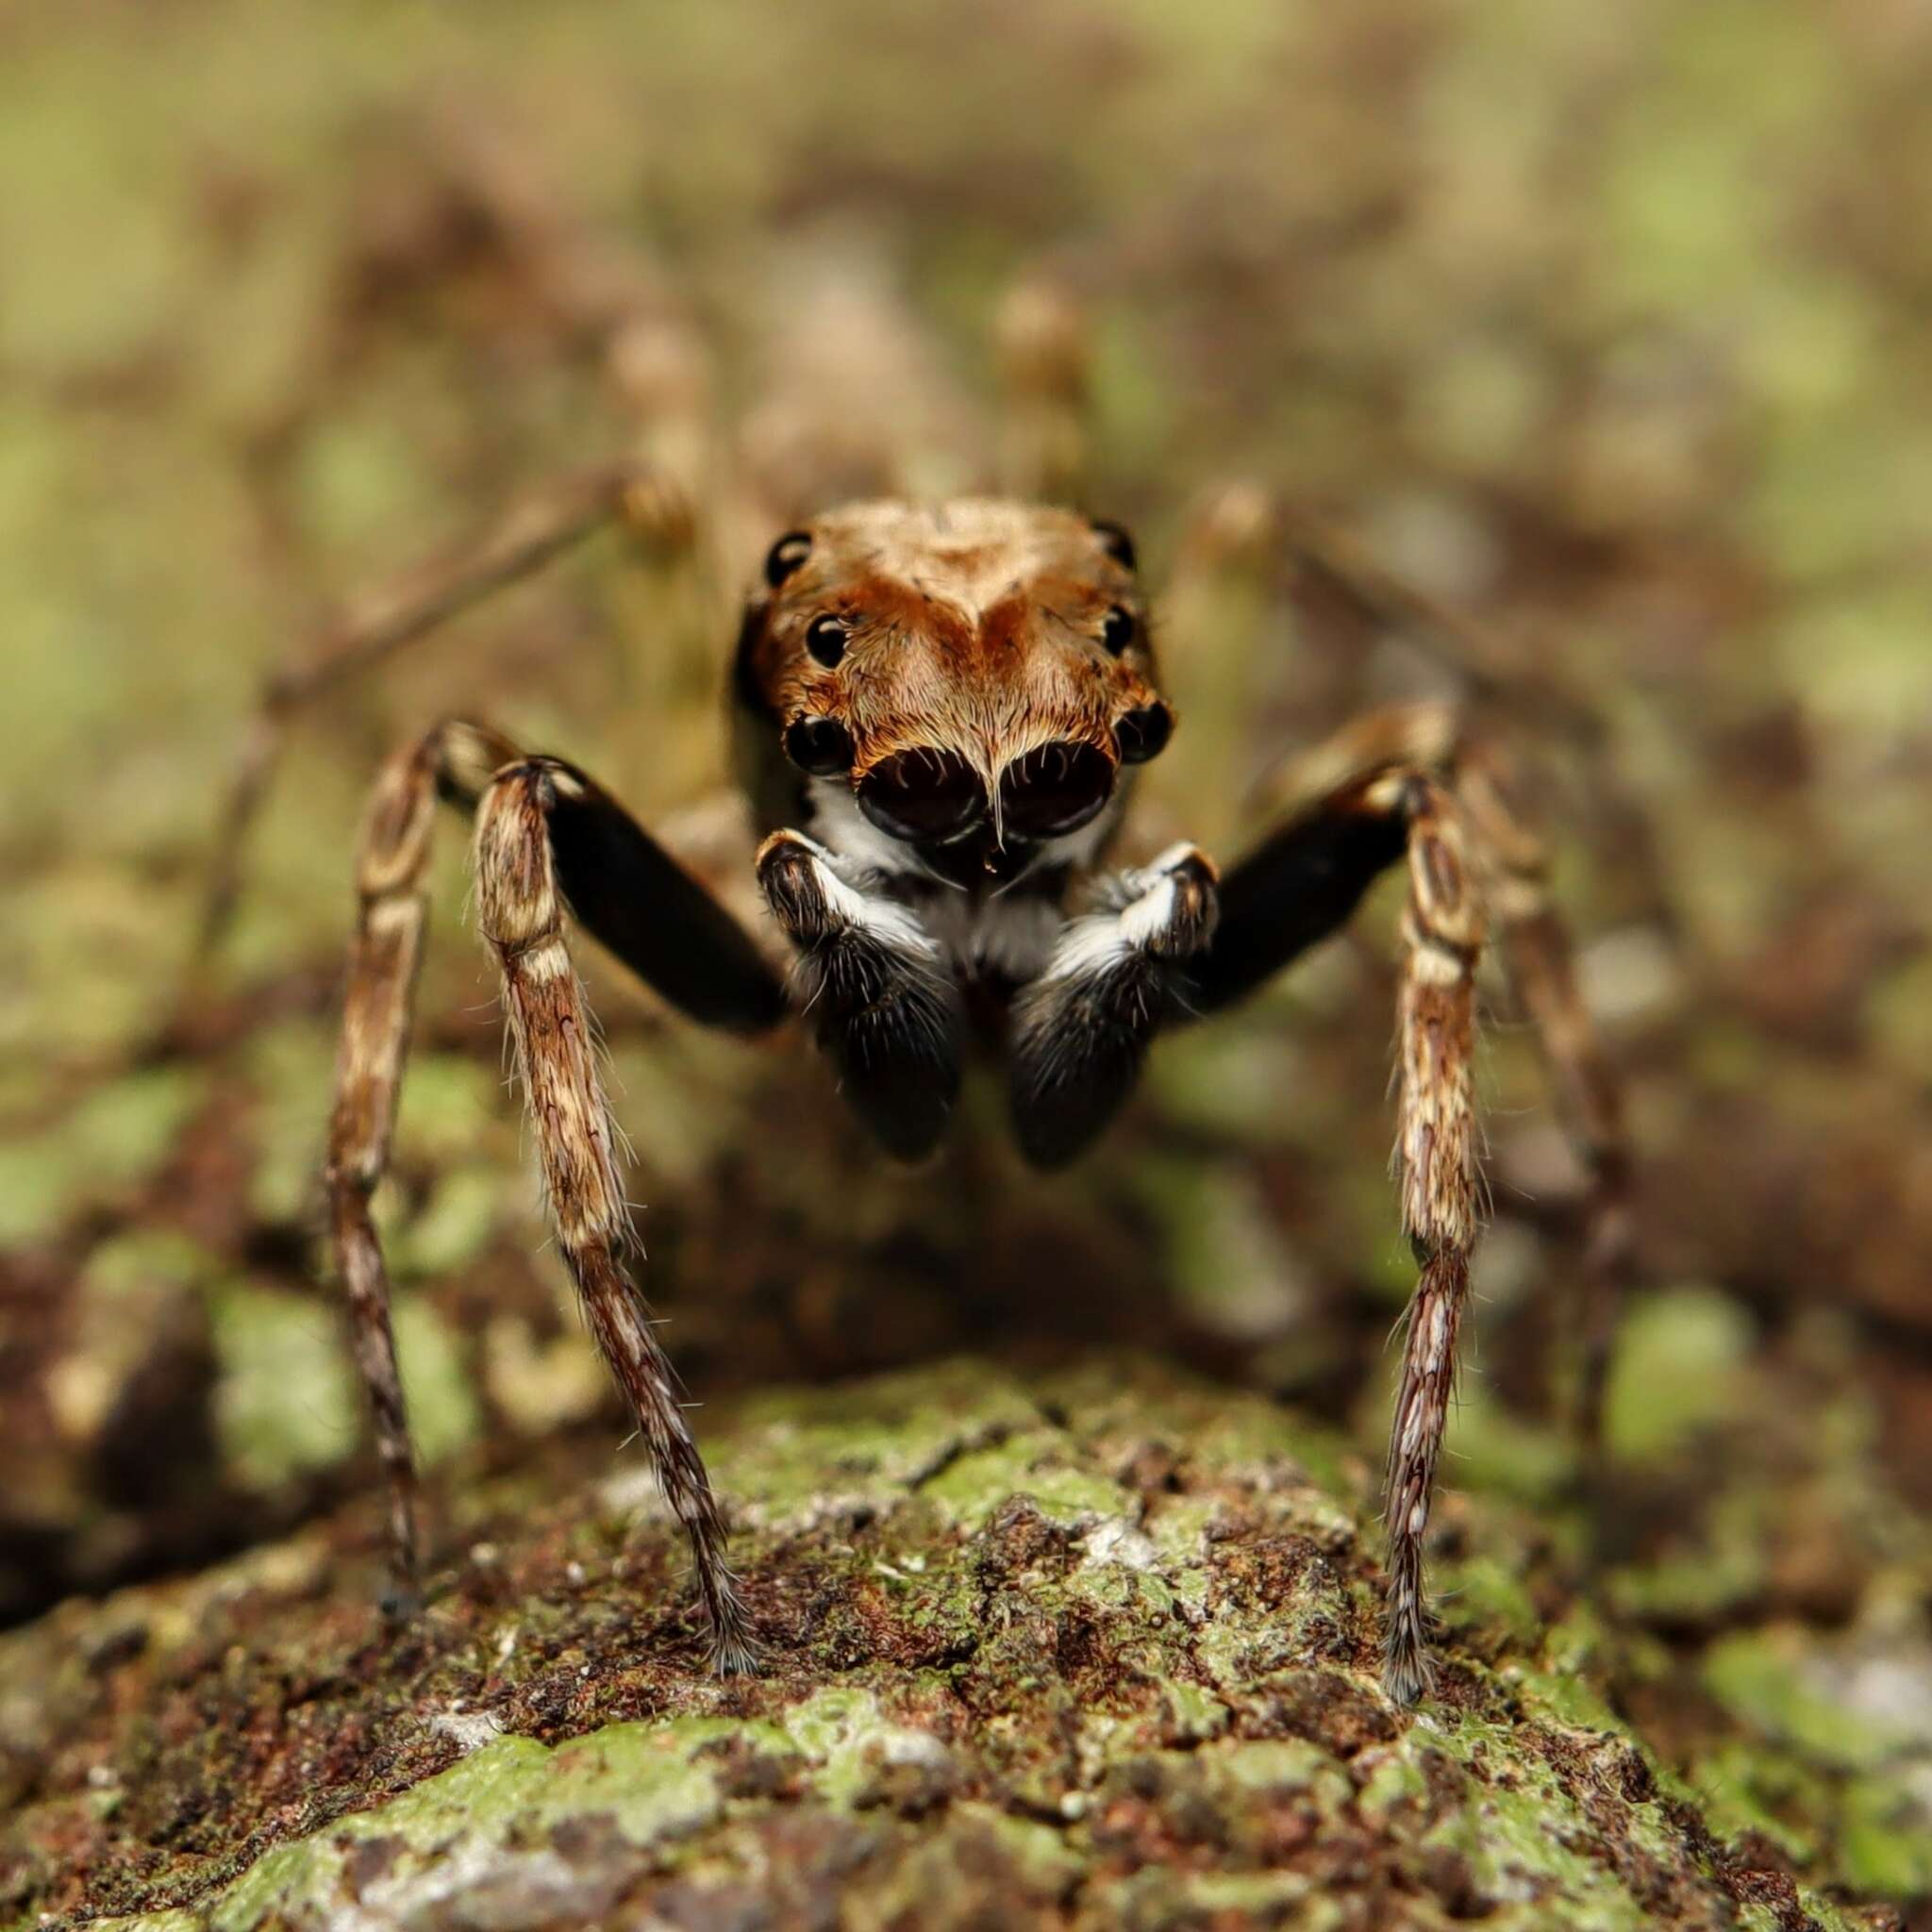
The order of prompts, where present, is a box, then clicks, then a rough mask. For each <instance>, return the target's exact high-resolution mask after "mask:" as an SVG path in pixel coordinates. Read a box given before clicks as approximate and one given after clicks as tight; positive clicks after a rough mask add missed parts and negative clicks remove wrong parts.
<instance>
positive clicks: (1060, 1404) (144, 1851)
mask: <svg viewBox="0 0 1932 1932" xmlns="http://www.w3.org/2000/svg"><path fill="white" fill-rule="evenodd" d="M707 1423H708V1425H707V1429H706V1435H707V1439H708V1443H709V1445H710V1449H711V1453H712V1455H713V1457H714V1460H715V1466H716V1468H717V1472H718V1474H719V1477H720V1480H721V1482H722V1484H723V1486H724V1490H725V1491H726V1493H727V1494H728V1495H729V1496H730V1497H731V1498H732V1499H733V1502H734V1505H735V1507H736V1509H737V1512H738V1516H739V1519H740V1523H741V1541H740V1548H741V1552H742V1556H743V1558H744V1562H743V1568H744V1574H745V1580H746V1588H747V1592H748V1597H749V1601H750V1603H751V1605H752V1607H753V1611H754V1615H755V1618H756V1621H757V1624H758V1629H759V1632H760V1635H761V1637H762V1639H763V1641H764V1643H765V1645H766V1647H767V1668H766V1670H765V1673H764V1674H762V1675H761V1676H759V1677H758V1678H756V1679H751V1680H733V1681H728V1682H721V1681H718V1680H715V1679H712V1678H710V1677H708V1676H707V1675H706V1674H705V1672H704V1668H703V1655H702V1647H701V1641H700V1635H699V1632H698V1630H697V1628H696V1625H695V1622H694V1618H693V1616H692V1613H691V1607H690V1604H689V1602H688V1601H687V1592H686V1590H685V1579H684V1577H683V1575H682V1563H683V1557H682V1554H681V1549H682V1546H681V1543H680V1541H679V1540H678V1538H677V1535H676V1532H675V1526H674V1525H673V1524H672V1523H671V1522H670V1520H669V1519H668V1517H667V1516H666V1515H665V1514H664V1513H663V1512H662V1510H661V1507H660V1506H658V1505H657V1504H656V1503H655V1500H654V1499H653V1498H652V1496H651V1494H650V1491H649V1490H648V1486H647V1483H646V1481H645V1479H644V1477H643V1475H642V1472H641V1468H639V1467H638V1465H637V1462H636V1459H635V1457H631V1458H626V1459H625V1460H624V1461H620V1462H619V1463H618V1464H617V1467H616V1471H615V1473H613V1471H612V1468H611V1457H610V1452H609V1444H608V1439H606V1440H605V1441H601V1442H599V1441H595V1440H594V1438H593V1437H592V1436H591V1434H589V1433H586V1434H585V1435H584V1436H582V1437H581V1438H575V1439H570V1441H567V1442H566V1443H564V1444H563V1445H561V1446H559V1445H555V1444H554V1445H552V1447H550V1448H549V1449H547V1450H544V1451H541V1452H535V1453H533V1455H532V1456H531V1457H530V1459H529V1460H528V1461H527V1462H526V1464H525V1466H523V1467H520V1468H517V1469H514V1470H510V1471H503V1470H499V1471H497V1472H496V1473H494V1474H489V1475H487V1476H475V1475H472V1476H470V1477H467V1478H466V1477H465V1476H464V1474H463V1473H462V1470H461V1468H460V1466H458V1468H457V1469H456V1470H454V1471H452V1472H450V1473H449V1474H448V1475H447V1477H446V1479H445V1480H444V1481H443V1482H442V1483H441V1485H440V1486H439V1487H440V1493H439V1495H438V1496H437V1504H438V1507H439V1508H440V1509H441V1523H442V1525H443V1531H444V1534H443V1548H442V1552H441V1561H440V1562H439V1563H438V1564H437V1565H436V1566H435V1569H434V1572H433V1583H432V1593H431V1601H430V1604H429V1607H428V1608H427V1610H426V1612H425V1615H424V1616H423V1617H422V1619H421V1621H420V1622H419V1623H417V1624H415V1625H414V1626H413V1627H412V1628H410V1629H409V1630H408V1631H407V1632H405V1633H404V1634H402V1635H399V1636H388V1635H386V1634H385V1632H384V1630H383V1627H382V1625H381V1624H380V1623H379V1621H378V1619H377V1616H376V1614H375V1610H374V1609H373V1607H371V1598H372V1596H373V1594H374V1591H375V1587H376V1585H377V1580H378V1567H377V1562H376V1557H375V1529H376V1524H377V1515H378V1512H377V1510H376V1508H375V1505H374V1503H373V1500H372V1501H371V1502H368V1503H362V1502H358V1503H357V1504H354V1505H352V1506H350V1507H347V1508H345V1509H343V1510H342V1511H341V1512H340V1513H339V1514H338V1515H337V1516H336V1517H335V1518H333V1519H331V1520H327V1521H324V1522H321V1523H318V1524H315V1525H314V1526H312V1527H311V1528H309V1529H308V1530H306V1531H304V1532H303V1533H301V1534H299V1535H297V1536H295V1537H293V1538H291V1540H289V1541H284V1542H281V1543H279V1544H273V1545H268V1546H264V1547H262V1548H260V1549H258V1550H256V1551H254V1552H253V1553H251V1554H249V1555H248V1556H246V1557H242V1558H240V1559H238V1560H235V1561H232V1562H229V1563H226V1564H224V1565H222V1566H220V1567H218V1568H216V1569H214V1570H211V1571H209V1572H208V1573H206V1574H202V1575H200V1576H196V1577H192V1578H188V1579H184V1580H179V1581H175V1582H170V1583H165V1584H158V1585H152V1586H144V1587H141V1588H135V1589H130V1590H127V1591H122V1592H120V1593H118V1594H115V1595H113V1596H110V1597H108V1598H107V1599H105V1600H103V1601H99V1602H80V1601H76V1602H75V1603H73V1604H70V1605H68V1606H66V1607H61V1608H59V1609H57V1610H55V1611H54V1612H52V1613H51V1614H50V1615H48V1616H47V1617H46V1618H45V1619H43V1620H42V1622H41V1623H39V1624H35V1625H32V1626H30V1627H28V1628H25V1629H24V1630H22V1631H20V1632H17V1633H15V1634H14V1635H12V1636H10V1637H8V1638H7V1639H6V1640H5V1644H4V1648H0V1675H4V1681H5V1683H6V1686H7V1691H6V1700H5V1705H4V1718H5V1737H6V1743H7V1748H8V1756H7V1759H6V1768H7V1777H8V1784H9V1787H10V1790H9V1793H8V1794H9V1795H10V1796H13V1797H15V1798H17V1799H18V1800H20V1801H21V1802H20V1803H19V1804H18V1806H17V1807H16V1809H15V1810H14V1813H13V1817H12V1822H11V1824H10V1825H9V1826H8V1829H7V1835H6V1839H5V1849H4V1855H0V1857H4V1863H0V1872H4V1874H5V1880H4V1883H5V1891H4V1900H5V1906H6V1911H7V1917H8V1920H9V1921H11V1922H14V1923H18V1924H23V1925H25V1924H36V1923H39V1924H47V1923H50V1922H51V1923H75V1922H76V1921H85V1920H89V1919H92V1918H94V1917H96V1915H112V1914H123V1915H128V1916H126V1917H125V1918H123V1919H120V1920H119V1921H117V1923H120V1924H127V1925H130V1926H131V1925H135V1924H139V1925H142V1926H144V1927H153V1928H156V1932H161V1928H166V1932H189V1928H191V1927H201V1926H208V1927H213V1928H219V1932H246V1928H250V1927H256V1926H277V1927H308V1926H315V1927H322V1926H338V1925H341V1926H348V1925H353V1926H358V1927H369V1928H376V1927H391V1926H393V1927H406V1926H407V1927H419V1926H420V1927H429V1926H436V1927H446V1926H447V1927H453V1926H466V1927H468V1926H474V1927H479V1928H480V1927H485V1926H488V1927H494V1928H502V1927H510V1926H517V1927H524V1926H529V1927H538V1926H563V1925H575V1924H599V1925H635V1926H640V1927H641V1926H647V1925H648V1926H661V1925H677V1926H693V1927H696V1926H706V1927H709V1926H721V1925H731V1926H746V1927H750V1926H759V1925H792V1924H824V1925H831V1924H852V1925H867V1926H871V1925H878V1926H889V1925H906V1926H911V1925H919V1926H932V1925H986V1926H993V1925H997V1926H1028V1925H1075V1926H1094V1927H1100V1926H1121V1925H1124V1926H1137V1927H1139V1926H1144V1927H1149V1928H1152V1927H1164V1926H1204V1925H1212V1926H1219V1925H1228V1926H1236V1925H1246V1924H1292V1925H1310V1926H1315V1925H1319V1926H1335V1927H1353V1926H1361V1927H1371V1926H1373V1927H1390V1926H1416V1927H1425V1926H1440V1925H1447V1924H1451V1923H1453V1922H1460V1921H1464V1920H1471V1919H1477V1920H1480V1921H1482V1922H1483V1923H1484V1924H1488V1925H1491V1926H1494V1927H1516V1926H1522V1927H1530V1926H1547V1925H1553V1924H1564V1925H1570V1926H1582V1927H1602V1928H1613V1927H1624V1926H1628V1927H1633V1928H1635V1927H1643V1926H1683V1927H1711V1928H1717V1927H1729V1926H1736V1925H1752V1926H1762V1927H1767V1928H1769V1927H1772V1926H1788V1927H1799V1926H1808V1925H1822V1926H1839V1925H1848V1924H1882V1923H1884V1919H1883V1917H1882V1916H1878V1917H1874V1916H1869V1915H1866V1916H1861V1915H1858V1914H1856V1913H1849V1914H1846V1913H1840V1912H1839V1911H1837V1910H1835V1909H1834V1908H1833V1907H1831V1906H1829V1905H1827V1904H1826V1903H1825V1902H1824V1900H1823V1899H1821V1898H1819V1897H1816V1896H1812V1895H1809V1894H1807V1893H1805V1892H1802V1891H1801V1890H1799V1889H1798V1888H1797V1887H1796V1886H1794V1884H1793V1883H1792V1881H1791V1880H1790V1877H1789V1876H1786V1875H1784V1874H1783V1873H1782V1872H1781V1871H1779V1870H1777V1869H1774V1863H1772V1864H1767V1863H1766V1862H1764V1861H1761V1860H1756V1859H1754V1858H1753V1857H1752V1856H1751V1854H1750V1852H1749V1850H1748V1849H1747V1848H1740V1847H1739V1846H1736V1845H1732V1844H1728V1843H1726V1842H1725V1840H1724V1838H1723V1837H1722V1836H1720V1835H1719V1834H1718V1833H1717V1832H1716V1831H1714V1830H1713V1828H1712V1824H1711V1823H1710V1821H1709V1820H1708V1819H1707V1815H1706V1813H1705V1812H1704V1810H1703V1809H1702V1808H1701V1807H1700V1806H1699V1804H1698V1803H1697V1801H1696V1800H1695V1799H1694V1797H1693V1796H1692V1795H1691V1792H1690V1791H1689V1790H1687V1789H1686V1788H1684V1787H1683V1786H1681V1785H1680V1784H1678V1783H1677V1782H1676V1781H1675V1780H1674V1779H1673V1778H1672V1777H1671V1776H1669V1775H1668V1774H1665V1773H1664V1772H1663V1771H1662V1770H1661V1769H1660V1766H1659V1764H1658V1762H1657V1759H1656V1758H1655V1757H1653V1756H1652V1754H1651V1753H1650V1752H1649V1751H1648V1750H1647V1749H1646V1748H1645V1746H1644V1744H1643V1743H1642V1742H1641V1740H1639V1738H1638V1737H1637V1736H1636V1735H1635V1734H1634V1733H1633V1732H1632V1730H1631V1729H1630V1728H1629V1727H1628V1726H1626V1724H1624V1723H1622V1722H1620V1721H1619V1719H1618V1718H1617V1717H1615V1716H1614V1715H1613V1714H1612V1712H1611V1710H1610V1709H1609V1708H1608V1707H1607V1705H1606V1704H1605V1703H1604V1702H1603V1701H1602V1695H1601V1686H1602V1682H1603V1676H1604V1673H1603V1668H1602V1659H1601V1657H1599V1654H1598V1653H1599V1651H1600V1649H1601V1647H1602V1643H1603V1639H1602V1637H1601V1635H1600V1626H1599V1624H1598V1622H1597V1620H1596V1618H1595V1617H1594V1615H1593V1614H1592V1612H1591V1609H1590V1608H1589V1607H1588V1605H1587V1603H1586V1601H1585V1600H1584V1599H1583V1598H1582V1597H1581V1596H1579V1595H1578V1594H1577V1593H1576V1592H1575V1591H1574V1589H1573V1588H1566V1587H1565V1585H1564V1583H1563V1581H1562V1566H1561V1565H1560V1564H1552V1563H1550V1562H1549V1560H1548V1555H1547V1552H1532V1551H1527V1550H1523V1551H1518V1550H1512V1549H1511V1548H1510V1546H1509V1537H1510V1535H1511V1533H1512V1532H1511V1530H1510V1528H1509V1526H1508V1525H1507V1524H1506V1523H1505V1522H1504V1521H1502V1520H1501V1519H1500V1518H1498V1517H1497V1516H1496V1515H1494V1514H1493V1513H1491V1512H1485V1511H1483V1510H1479V1509H1478V1510H1471V1509H1470V1508H1468V1507H1463V1508H1461V1509H1459V1510H1457V1511H1456V1512H1455V1514H1456V1516H1457V1525H1456V1527H1455V1529H1454V1532H1453V1535H1454V1537H1455V1539H1456V1541H1459V1542H1461V1543H1462V1544H1464V1545H1465V1546H1466V1554H1465V1555H1464V1556H1462V1557H1454V1556H1452V1558H1451V1559H1450V1560H1448V1561H1446V1562H1445V1563H1444V1564H1443V1566H1442V1569H1443V1580H1444V1581H1445V1583H1447V1584H1449V1585H1450V1586H1451V1587H1452V1589H1453V1588H1455V1587H1456V1586H1457V1584H1458V1583H1459V1584H1460V1585H1461V1586H1462V1588H1461V1590H1460V1591H1459V1593H1457V1595H1455V1596H1454V1597H1452V1599H1451V1604H1450V1611H1449V1628H1448V1630H1447V1632H1446V1638H1445V1645H1444V1650H1445V1656H1444V1662H1443V1669H1442V1672H1441V1689H1440V1693H1439V1695H1438V1696H1437V1697H1436V1699H1435V1700H1434V1701H1433V1702H1432V1703H1430V1704H1429V1705H1427V1706H1425V1707H1424V1708H1423V1709H1422V1710H1421V1711H1420V1712H1418V1713H1416V1714H1413V1715H1409V1714H1405V1713H1403V1712H1401V1711H1399V1710H1398V1709H1396V1708H1395V1707H1392V1706H1391V1704H1390V1703H1389V1702H1388V1701H1387V1700H1386V1699H1385V1697H1384V1696H1383V1694H1382V1692H1381V1691H1380V1689H1379V1687H1378V1682H1377V1669H1378V1658H1379V1653H1378V1648H1377V1637H1376V1613H1375V1608H1374V1601H1375V1597H1374V1592H1375V1584H1376V1574H1377V1573H1376V1570H1375V1566H1374V1560H1373V1556H1372V1544H1373V1539H1372V1538H1371V1539H1370V1540H1369V1541H1365V1540H1364V1533H1363V1532H1364V1520H1365V1519H1364V1510H1365V1507H1369V1499H1370V1497H1371V1496H1372V1494H1373V1478H1372V1474H1371V1471H1370V1470H1369V1469H1368V1468H1367V1467H1366V1466H1365V1464H1364V1463H1363V1460H1362V1458H1360V1457H1357V1456H1355V1455H1354V1454H1352V1453H1351V1452H1350V1451H1348V1450H1347V1449H1346V1448H1345V1447H1344V1446H1342V1445H1341V1443H1340V1442H1339V1441H1337V1439H1335V1438H1333V1437H1331V1436H1330V1435H1328V1434H1327V1433H1326V1432H1324V1431H1323V1430H1321V1429H1319V1428H1317V1427H1315V1426H1313V1425H1310V1424H1304V1423H1301V1422H1299V1421H1298V1420H1297V1419H1296V1417H1295V1416H1294V1415H1293V1414H1292V1413H1291V1412H1287V1411H1284V1410H1283V1409H1281V1408H1279V1407H1275V1406H1274V1405H1272V1404H1270V1403H1268V1402H1265V1401H1263V1400H1260V1399H1258V1398H1256V1397H1253V1396H1248V1395H1241V1394H1237V1393H1232V1392H1229V1391H1224V1390H1222V1389H1218V1388H1214V1387H1211V1386H1209V1385H1208V1384H1205V1383H1201V1382H1197V1381H1194V1380H1191V1379H1189V1378H1186V1377H1183V1376H1181V1375H1179V1374H1177V1373H1175V1372H1174V1371H1171V1370H1168V1369H1165V1368H1162V1367H1159V1366H1157V1365H1154V1364H1151V1363H1148V1362H1145V1361H1141V1360H1134V1359H1121V1360H1104V1361H1093V1362H1091V1363H1089V1364H1087V1365H1085V1366H1082V1367H1077V1368H1073V1369H1067V1370H1061V1371H1058V1372H1056V1373H1054V1374H1049V1375H1043V1376H1040V1377H1024V1376H1019V1375H1015V1374H1012V1373H1010V1372H1008V1371H1005V1370H1002V1369H999V1368H996V1367H993V1366H991V1365H989V1364H985V1363H980V1362H975V1361H972V1360H964V1359H962V1360H958V1361H956V1362H953V1363H950V1364H946V1365H943V1366H941V1367H937V1368H932V1369H927V1370H922V1371H917V1372H911V1373H907V1374H895V1375H888V1376H882V1377H876V1378H874V1379H871V1380H867V1381H862V1382H859V1383H856V1384H853V1385H850V1386H848V1387H846V1388H843V1389H838V1390H831V1391H780V1392H777V1393H774V1394H772V1395H770V1396H766V1397H762V1398H758V1399H756V1400H753V1401H750V1402H747V1403H744V1404H742V1405H740V1406H738V1407H735V1408H734V1409H733V1410H732V1411H731V1412H729V1413H717V1414H709V1415H708V1418H707ZM573 1442H574V1443H575V1447H573V1446H571V1445H572V1443H573ZM1371 1527H1373V1525H1371ZM1545 1573H1546V1574H1545ZM1573 1582H1574V1579H1573Z"/></svg>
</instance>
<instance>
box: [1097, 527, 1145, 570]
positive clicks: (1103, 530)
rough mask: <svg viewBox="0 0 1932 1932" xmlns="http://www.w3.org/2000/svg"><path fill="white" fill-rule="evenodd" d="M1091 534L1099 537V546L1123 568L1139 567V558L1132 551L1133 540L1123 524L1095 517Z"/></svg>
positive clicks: (1132, 568)
mask: <svg viewBox="0 0 1932 1932" xmlns="http://www.w3.org/2000/svg"><path fill="white" fill-rule="evenodd" d="M1093 534H1094V535H1095V536H1096V537H1098V538H1099V539H1100V547H1101V548H1102V549H1103V550H1104V551H1106V552H1107V554H1108V556H1109V557H1110V558H1113V560H1114V561H1115V562H1116V563H1117V564H1119V565H1120V567H1121V568H1122V569H1123V570H1136V569H1138V568H1139V567H1140V564H1139V559H1138V558H1137V557H1136V556H1135V553H1134V540H1133V539H1132V538H1131V537H1130V536H1128V535H1127V533H1126V530H1125V528H1124V526H1123V525H1119V524H1115V523H1109V522H1108V521H1107V520H1106V519H1105V518H1100V517H1096V518H1095V519H1094V522H1093Z"/></svg>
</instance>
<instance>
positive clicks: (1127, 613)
mask: <svg viewBox="0 0 1932 1932" xmlns="http://www.w3.org/2000/svg"><path fill="white" fill-rule="evenodd" d="M1100 641H1101V642H1102V643H1103V644H1105V645H1106V646H1107V648H1108V651H1109V652H1111V653H1112V655H1113V656H1114V657H1116V658H1118V657H1119V656H1120V654H1121V653H1122V652H1123V651H1124V650H1125V649H1126V648H1127V646H1128V645H1129V644H1131V643H1132V642H1133V641H1134V613H1133V612H1132V611H1131V610H1128V609H1126V608H1124V606H1122V605H1119V604H1116V605H1115V606H1114V607H1113V608H1112V609H1110V610H1109V611H1108V613H1107V615H1106V616H1105V617H1103V618H1102V619H1101V620H1100Z"/></svg>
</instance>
